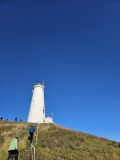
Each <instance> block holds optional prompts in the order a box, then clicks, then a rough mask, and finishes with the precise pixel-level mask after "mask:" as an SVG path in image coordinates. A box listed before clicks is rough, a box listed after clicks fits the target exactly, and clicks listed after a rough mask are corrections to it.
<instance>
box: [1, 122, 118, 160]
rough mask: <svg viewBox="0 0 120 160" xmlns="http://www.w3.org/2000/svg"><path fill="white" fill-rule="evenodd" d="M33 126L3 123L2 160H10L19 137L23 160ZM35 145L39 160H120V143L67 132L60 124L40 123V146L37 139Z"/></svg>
mask: <svg viewBox="0 0 120 160" xmlns="http://www.w3.org/2000/svg"><path fill="white" fill-rule="evenodd" d="M30 125H31V124H30V123H22V122H21V123H20V122H16V123H13V122H0V160H6V158H7V154H8V153H7V149H8V146H9V143H10V141H11V139H12V138H13V137H14V136H18V137H19V143H18V148H19V160H22V155H23V153H24V152H25V150H26V148H27V146H28V145H29V141H28V129H29V126H30ZM34 125H35V124H34ZM36 125H37V124H36ZM36 132H37V130H36ZM33 145H34V146H35V148H36V160H58V159H59V160H62V159H64V160H120V144H119V143H118V142H115V141H111V140H108V139H104V138H100V137H97V136H93V135H90V134H86V133H82V132H77V131H73V130H69V129H65V128H63V127H60V126H58V125H56V124H40V125H39V128H38V140H37V144H36V140H35V139H34V142H33ZM28 159H29V158H28Z"/></svg>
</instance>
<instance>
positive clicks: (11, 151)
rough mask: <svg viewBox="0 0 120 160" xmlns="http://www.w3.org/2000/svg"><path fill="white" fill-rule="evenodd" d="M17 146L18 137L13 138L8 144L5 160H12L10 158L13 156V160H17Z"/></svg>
mask: <svg viewBox="0 0 120 160" xmlns="http://www.w3.org/2000/svg"><path fill="white" fill-rule="evenodd" d="M17 144H18V137H15V138H13V139H12V141H11V142H10V145H9V148H8V158H7V160H10V159H11V158H12V156H14V158H15V160H18V150H17Z"/></svg>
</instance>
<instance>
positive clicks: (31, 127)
mask: <svg viewBox="0 0 120 160" xmlns="http://www.w3.org/2000/svg"><path fill="white" fill-rule="evenodd" d="M35 127H36V126H30V128H29V133H30V137H29V139H30V142H31V143H32V141H33V136H34V132H35Z"/></svg>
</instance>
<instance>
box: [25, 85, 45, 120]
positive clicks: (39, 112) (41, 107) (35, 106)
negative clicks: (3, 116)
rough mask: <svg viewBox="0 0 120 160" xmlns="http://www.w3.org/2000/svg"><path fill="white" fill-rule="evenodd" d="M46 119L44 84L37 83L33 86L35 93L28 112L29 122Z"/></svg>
mask: <svg viewBox="0 0 120 160" xmlns="http://www.w3.org/2000/svg"><path fill="white" fill-rule="evenodd" d="M44 120H45V104H44V84H41V83H37V84H36V85H34V87H33V95H32V100H31V105H30V110H29V114H28V122H35V123H36V122H39V123H43V122H44Z"/></svg>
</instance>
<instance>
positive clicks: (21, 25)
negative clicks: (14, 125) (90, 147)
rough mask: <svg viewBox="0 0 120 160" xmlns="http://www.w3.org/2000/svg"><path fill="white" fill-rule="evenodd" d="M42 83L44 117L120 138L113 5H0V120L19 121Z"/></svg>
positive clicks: (118, 45)
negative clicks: (16, 119)
mask: <svg viewBox="0 0 120 160" xmlns="http://www.w3.org/2000/svg"><path fill="white" fill-rule="evenodd" d="M43 78H44V81H45V107H46V117H48V116H51V115H52V112H53V113H54V121H55V122H56V123H58V124H60V125H62V126H65V127H67V128H70V129H73V130H78V131H82V132H85V133H90V134H93V135H96V136H99V137H104V138H107V139H111V140H116V141H120V1H119V0H84V1H80V0H74V1H73V0H35V1H32V0H20V1H16V0H1V1H0V117H1V116H2V117H3V118H4V119H9V120H11V121H14V119H15V117H18V121H19V120H20V119H21V118H22V119H23V121H24V122H26V121H27V117H28V112H29V107H30V102H31V97H32V88H33V85H34V84H35V83H38V82H42V80H43Z"/></svg>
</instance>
